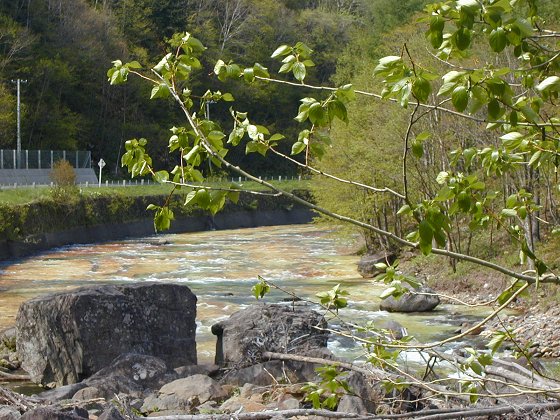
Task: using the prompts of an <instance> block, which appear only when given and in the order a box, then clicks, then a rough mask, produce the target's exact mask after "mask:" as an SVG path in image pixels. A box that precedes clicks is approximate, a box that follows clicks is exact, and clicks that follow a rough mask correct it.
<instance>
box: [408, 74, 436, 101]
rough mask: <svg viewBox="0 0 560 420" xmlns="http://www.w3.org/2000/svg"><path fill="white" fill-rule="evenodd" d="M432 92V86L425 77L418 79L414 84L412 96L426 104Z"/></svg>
mask: <svg viewBox="0 0 560 420" xmlns="http://www.w3.org/2000/svg"><path fill="white" fill-rule="evenodd" d="M431 92H432V86H431V85H430V82H428V81H427V80H426V79H424V78H423V77H417V78H416V79H415V80H414V82H412V94H413V95H414V96H415V97H416V98H417V99H418V100H419V101H420V102H426V101H427V100H428V98H429V97H430V93H431Z"/></svg>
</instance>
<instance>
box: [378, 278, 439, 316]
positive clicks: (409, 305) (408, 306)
mask: <svg viewBox="0 0 560 420" xmlns="http://www.w3.org/2000/svg"><path fill="white" fill-rule="evenodd" d="M403 287H405V288H407V289H408V290H409V291H408V292H405V294H403V295H402V296H400V297H398V298H395V297H393V296H389V297H388V298H386V299H384V300H382V301H381V304H380V305H379V309H381V310H382V311H389V312H429V311H432V310H434V309H435V308H436V306H438V305H439V303H440V300H439V297H438V296H436V294H435V293H436V292H435V291H434V290H433V289H431V288H429V287H428V286H424V285H422V286H419V287H416V288H413V287H412V286H409V285H403ZM421 293H422V294H421ZM424 293H427V294H424Z"/></svg>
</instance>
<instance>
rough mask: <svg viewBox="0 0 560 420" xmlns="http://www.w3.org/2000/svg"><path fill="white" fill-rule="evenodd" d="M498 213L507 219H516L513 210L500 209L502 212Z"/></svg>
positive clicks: (515, 213) (515, 212)
mask: <svg viewBox="0 0 560 420" xmlns="http://www.w3.org/2000/svg"><path fill="white" fill-rule="evenodd" d="M500 213H501V214H502V215H504V216H507V217H516V216H517V211H516V210H515V209H502V211H501V212H500Z"/></svg>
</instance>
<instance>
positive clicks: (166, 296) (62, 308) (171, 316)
mask: <svg viewBox="0 0 560 420" xmlns="http://www.w3.org/2000/svg"><path fill="white" fill-rule="evenodd" d="M195 317H196V296H195V295H194V294H193V293H192V292H191V291H190V289H189V288H188V287H187V286H182V285H177V284H161V283H138V284H132V285H121V286H114V285H106V286H98V287H84V288H80V289H76V290H73V291H71V292H66V293H57V294H53V295H48V296H41V297H37V298H35V299H32V300H30V301H27V302H25V303H23V304H22V305H21V307H20V309H19V312H18V315H17V320H16V329H17V348H18V353H19V354H20V357H21V358H22V367H23V368H24V369H25V370H26V371H27V372H28V373H29V374H30V375H31V378H32V380H33V381H35V382H37V383H42V384H49V383H53V382H54V383H55V384H56V385H57V386H60V385H65V384H71V383H76V382H79V381H81V380H82V379H85V378H87V377H89V376H91V375H92V374H94V373H95V372H97V371H99V370H100V369H102V368H104V367H106V366H109V364H110V363H111V362H112V361H113V360H114V359H115V358H116V357H117V356H119V355H121V354H124V353H138V354H145V355H151V356H156V357H159V358H160V359H162V360H163V361H164V362H165V363H166V364H167V366H168V367H169V368H174V367H178V366H183V365H190V364H196V342H195V331H196V324H195Z"/></svg>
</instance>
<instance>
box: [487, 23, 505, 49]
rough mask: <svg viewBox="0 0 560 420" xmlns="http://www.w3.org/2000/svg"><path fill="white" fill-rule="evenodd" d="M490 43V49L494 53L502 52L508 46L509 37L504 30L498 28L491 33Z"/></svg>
mask: <svg viewBox="0 0 560 420" xmlns="http://www.w3.org/2000/svg"><path fill="white" fill-rule="evenodd" d="M488 40H489V42H490V47H491V48H492V51H494V52H497V53H499V52H502V51H503V50H504V48H505V47H506V45H507V36H506V31H504V28H497V29H494V30H493V31H492V32H490V37H489V38H488Z"/></svg>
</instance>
